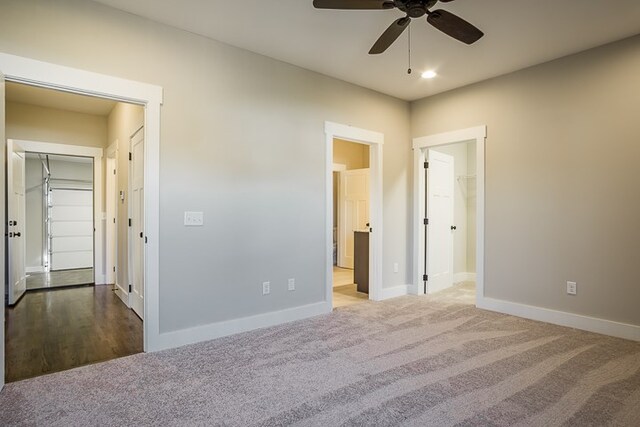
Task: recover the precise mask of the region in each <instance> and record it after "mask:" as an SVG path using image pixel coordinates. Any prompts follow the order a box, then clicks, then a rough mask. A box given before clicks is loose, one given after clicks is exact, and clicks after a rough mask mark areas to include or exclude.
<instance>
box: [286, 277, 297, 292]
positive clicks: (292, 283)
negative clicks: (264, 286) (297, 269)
mask: <svg viewBox="0 0 640 427" xmlns="http://www.w3.org/2000/svg"><path fill="white" fill-rule="evenodd" d="M287 285H288V287H289V290H290V291H295V290H296V279H289V282H288V283H287Z"/></svg>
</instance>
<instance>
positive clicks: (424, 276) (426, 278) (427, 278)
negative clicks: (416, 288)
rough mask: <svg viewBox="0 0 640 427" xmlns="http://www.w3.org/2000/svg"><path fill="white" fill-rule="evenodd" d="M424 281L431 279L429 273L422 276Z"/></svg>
mask: <svg viewBox="0 0 640 427" xmlns="http://www.w3.org/2000/svg"><path fill="white" fill-rule="evenodd" d="M422 281H423V282H428V281H429V275H428V274H425V275H423V276H422Z"/></svg>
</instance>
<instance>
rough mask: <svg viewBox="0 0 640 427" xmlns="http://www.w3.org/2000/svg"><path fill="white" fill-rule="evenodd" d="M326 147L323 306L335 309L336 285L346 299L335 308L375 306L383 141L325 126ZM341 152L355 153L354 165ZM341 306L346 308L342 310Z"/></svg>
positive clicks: (358, 131)
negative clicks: (356, 304) (371, 303)
mask: <svg viewBox="0 0 640 427" xmlns="http://www.w3.org/2000/svg"><path fill="white" fill-rule="evenodd" d="M325 144H326V199H325V200H326V207H327V210H326V223H325V227H326V228H325V230H326V288H325V289H326V299H325V300H326V302H327V303H328V306H330V307H335V306H336V305H334V294H335V293H334V283H335V285H336V286H335V288H337V289H338V291H340V290H344V291H346V293H347V295H344V294H342V295H338V296H337V298H338V299H339V300H341V301H338V302H337V305H349V303H353V302H361V301H366V300H367V299H370V300H374V301H379V300H380V299H382V231H383V230H382V147H383V144H384V135H383V134H381V133H378V132H373V131H369V130H366V129H359V128H356V127H353V126H347V125H342V124H338V123H332V122H325ZM343 149H344V150H350V151H353V152H355V153H356V156H355V157H357V158H358V160H356V161H355V162H354V163H351V161H350V160H347V157H345V156H346V155H345V153H343V152H342V151H341V150H343ZM334 151H336V156H335V157H334ZM348 165H351V167H348ZM367 169H368V170H367ZM334 178H335V179H334ZM341 199H342V202H341V201H340V200H341ZM343 217H344V218H343ZM359 251H360V253H359ZM334 270H335V274H334ZM360 274H361V275H360ZM334 276H335V282H334ZM367 282H368V295H367V293H366V291H367V289H366V286H367ZM358 284H360V292H358ZM341 285H342V286H341ZM347 285H348V286H347ZM340 288H343V289H340ZM338 294H340V292H338ZM345 302H346V303H347V304H344V303H345Z"/></svg>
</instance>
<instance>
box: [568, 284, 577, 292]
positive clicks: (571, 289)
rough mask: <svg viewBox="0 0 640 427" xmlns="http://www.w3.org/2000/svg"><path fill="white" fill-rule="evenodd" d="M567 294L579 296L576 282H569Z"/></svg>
mask: <svg viewBox="0 0 640 427" xmlns="http://www.w3.org/2000/svg"><path fill="white" fill-rule="evenodd" d="M567 294H569V295H577V294H578V284H577V283H576V282H567Z"/></svg>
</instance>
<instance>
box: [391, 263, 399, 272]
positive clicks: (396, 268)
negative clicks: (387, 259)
mask: <svg viewBox="0 0 640 427" xmlns="http://www.w3.org/2000/svg"><path fill="white" fill-rule="evenodd" d="M399 270H400V268H399V266H398V263H397V262H394V263H393V272H394V273H397V272H398V271H399Z"/></svg>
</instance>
